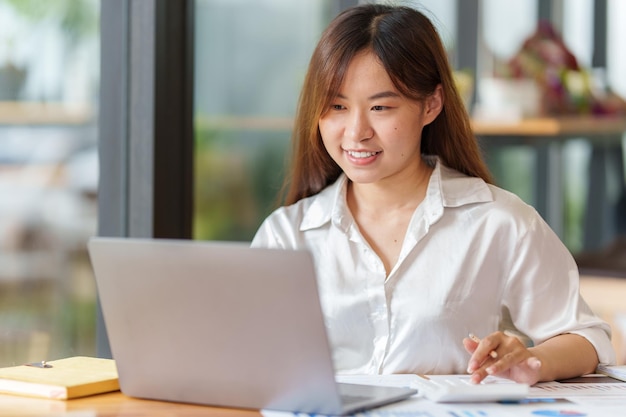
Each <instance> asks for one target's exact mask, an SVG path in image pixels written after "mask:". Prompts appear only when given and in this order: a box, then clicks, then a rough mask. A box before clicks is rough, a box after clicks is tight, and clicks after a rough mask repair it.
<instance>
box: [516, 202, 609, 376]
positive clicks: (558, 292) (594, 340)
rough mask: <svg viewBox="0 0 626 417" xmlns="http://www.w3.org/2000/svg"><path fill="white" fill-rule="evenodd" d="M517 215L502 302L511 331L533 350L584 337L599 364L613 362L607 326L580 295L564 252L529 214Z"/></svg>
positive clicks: (573, 268)
mask: <svg viewBox="0 0 626 417" xmlns="http://www.w3.org/2000/svg"><path fill="white" fill-rule="evenodd" d="M528 210H529V211H528V212H526V213H525V214H524V216H521V219H522V220H523V223H522V227H520V228H519V232H520V235H519V238H518V240H517V241H518V244H517V246H516V248H515V253H514V254H513V256H512V257H511V259H512V261H511V268H510V273H509V276H508V283H507V287H506V290H505V294H504V303H505V305H506V306H507V308H508V309H509V311H510V313H511V319H512V322H513V324H514V326H515V327H516V328H517V329H519V330H520V331H521V332H523V333H524V334H526V335H527V336H528V337H530V339H531V340H532V342H533V343H534V344H535V345H537V344H540V343H542V342H544V341H545V340H547V339H549V338H551V337H554V336H557V335H559V334H563V333H574V334H578V335H580V336H582V337H584V338H586V339H587V340H588V341H589V342H590V343H591V344H592V345H593V346H594V348H595V350H596V352H597V354H598V359H599V362H600V363H601V364H613V363H615V352H614V350H613V347H612V345H611V329H610V327H609V325H608V324H607V323H606V322H605V321H603V320H602V319H600V318H599V317H598V316H597V315H595V314H594V313H593V311H592V310H591V308H590V307H589V306H588V304H587V303H586V302H585V300H584V299H583V298H582V296H581V295H580V291H579V274H578V267H577V265H576V263H575V261H574V259H573V257H572V255H571V253H570V252H569V251H568V249H567V248H566V247H565V245H564V244H563V243H562V242H561V240H560V239H559V238H558V236H556V234H555V233H554V232H553V231H552V229H550V227H549V226H548V225H547V224H546V223H545V221H544V220H543V219H542V218H541V216H539V214H538V213H537V212H536V211H535V210H534V209H531V208H529V209H528Z"/></svg>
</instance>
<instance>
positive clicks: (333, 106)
mask: <svg viewBox="0 0 626 417" xmlns="http://www.w3.org/2000/svg"><path fill="white" fill-rule="evenodd" d="M330 108H331V109H332V110H343V108H344V107H343V106H342V105H341V104H331V106H330Z"/></svg>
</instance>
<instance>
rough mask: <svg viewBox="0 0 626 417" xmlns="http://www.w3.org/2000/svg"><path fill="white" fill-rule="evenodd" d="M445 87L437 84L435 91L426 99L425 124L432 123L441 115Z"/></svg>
mask: <svg viewBox="0 0 626 417" xmlns="http://www.w3.org/2000/svg"><path fill="white" fill-rule="evenodd" d="M443 102H444V97H443V88H442V87H441V84H437V87H435V91H433V93H432V94H431V95H429V96H428V97H426V100H424V125H427V124H430V123H432V122H433V120H435V119H436V118H437V116H439V113H441V110H442V109H443Z"/></svg>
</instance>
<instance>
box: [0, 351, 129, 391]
mask: <svg viewBox="0 0 626 417" xmlns="http://www.w3.org/2000/svg"><path fill="white" fill-rule="evenodd" d="M119 389H120V385H119V380H118V376H117V368H116V366H115V361H114V360H113V359H101V358H92V357H87V356H75V357H71V358H66V359H59V360H56V361H50V362H47V363H46V366H45V367H42V366H39V367H38V366H29V365H20V366H12V367H8V368H0V393H2V394H17V395H26V396H30V397H42V398H54V399H59V400H68V399H71V398H77V397H84V396H87V395H92V394H100V393H103V392H110V391H117V390H119Z"/></svg>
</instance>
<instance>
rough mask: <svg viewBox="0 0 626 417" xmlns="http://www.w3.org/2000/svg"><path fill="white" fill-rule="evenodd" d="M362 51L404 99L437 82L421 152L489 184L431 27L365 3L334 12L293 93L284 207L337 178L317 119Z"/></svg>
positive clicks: (399, 10) (417, 17)
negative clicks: (437, 104) (438, 103)
mask: <svg viewBox="0 0 626 417" xmlns="http://www.w3.org/2000/svg"><path fill="white" fill-rule="evenodd" d="M366 49H369V50H371V51H372V52H373V53H374V54H375V55H376V56H377V57H378V58H379V59H380V62H381V63H382V64H383V66H384V67H385V69H386V70H387V73H388V74H389V77H390V78H391V80H392V82H393V83H394V85H395V86H396V88H398V90H399V91H400V92H401V93H402V94H404V95H405V96H407V97H409V98H412V99H415V100H423V99H425V98H426V97H428V96H429V95H431V94H432V93H433V92H434V91H435V88H436V87H437V86H438V85H439V84H441V86H442V88H443V97H444V107H443V110H442V111H441V113H440V114H439V116H438V117H437V118H436V119H435V120H434V121H433V122H432V123H431V124H429V125H427V126H425V127H424V129H423V131H422V142H421V152H422V154H427V155H437V156H439V158H440V160H441V162H442V163H443V164H444V165H446V166H449V167H451V168H454V169H456V170H458V171H460V172H462V173H464V174H466V175H469V176H473V177H480V178H482V179H484V180H485V181H486V182H489V183H491V182H492V179H491V175H490V173H489V170H488V169H487V167H486V165H485V163H484V161H483V160H482V158H481V154H480V149H479V148H478V144H477V141H476V137H475V136H474V134H473V132H472V129H471V125H470V120H469V116H468V114H467V111H466V110H465V107H464V105H463V102H462V101H461V98H460V97H459V94H458V92H457V90H456V87H455V84H454V80H453V77H452V71H451V69H450V65H449V63H448V59H447V55H446V52H445V49H444V46H443V44H442V42H441V39H440V38H439V35H438V34H437V31H436V29H435V27H434V26H433V24H432V23H431V22H430V20H429V19H428V18H427V17H426V16H424V15H423V14H422V13H421V12H419V11H417V10H415V9H412V8H409V7H403V6H389V5H379V4H368V5H362V6H356V7H353V8H350V9H348V10H346V11H344V12H343V13H341V14H339V15H338V16H337V17H336V18H335V19H334V20H333V21H332V22H331V23H330V25H329V26H328V27H327V28H326V30H325V31H324V33H323V34H322V37H321V39H320V41H319V42H318V44H317V47H316V48H315V50H314V52H313V55H312V57H311V61H310V63H309V68H308V71H307V74H306V77H305V80H304V86H303V88H302V91H301V93H300V100H299V104H298V109H297V114H296V120H295V127H294V131H293V154H292V159H291V170H290V173H289V176H288V177H287V178H286V179H285V185H284V188H283V190H284V191H285V201H284V204H293V203H295V202H296V201H298V200H300V199H302V198H305V197H308V196H311V195H313V194H317V193H318V192H320V191H321V190H322V189H323V188H324V187H326V186H327V185H329V184H331V183H332V182H334V181H335V180H336V179H337V178H338V177H339V175H340V174H341V172H342V171H341V168H340V167H339V165H337V164H336V163H335V161H333V159H332V158H331V157H330V155H329V154H328V152H327V151H326V148H325V147H324V144H323V142H322V138H321V135H320V132H319V128H318V122H319V119H320V117H321V116H322V115H323V113H324V112H325V111H326V110H327V109H328V107H329V105H330V103H331V100H333V98H334V97H335V96H336V94H337V92H338V91H339V88H340V86H341V83H342V81H343V78H344V75H345V72H346V69H347V67H348V65H349V63H350V61H351V60H352V58H353V57H354V56H355V55H356V54H357V53H359V52H361V51H363V50H366Z"/></svg>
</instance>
